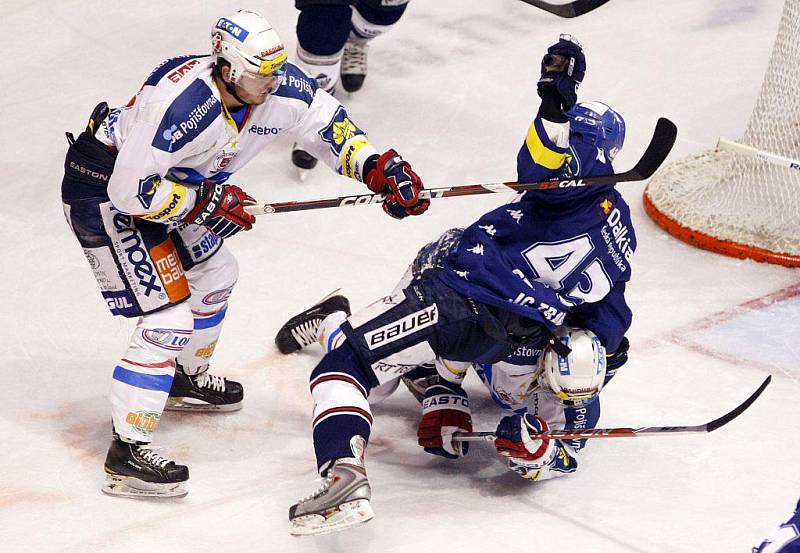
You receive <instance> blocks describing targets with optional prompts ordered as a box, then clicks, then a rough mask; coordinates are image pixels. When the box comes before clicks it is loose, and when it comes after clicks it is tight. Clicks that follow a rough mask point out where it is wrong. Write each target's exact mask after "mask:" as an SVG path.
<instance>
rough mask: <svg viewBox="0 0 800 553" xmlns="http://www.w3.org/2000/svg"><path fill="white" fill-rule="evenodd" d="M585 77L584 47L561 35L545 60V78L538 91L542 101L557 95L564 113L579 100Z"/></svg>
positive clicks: (543, 74)
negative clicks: (581, 85) (579, 89)
mask: <svg viewBox="0 0 800 553" xmlns="http://www.w3.org/2000/svg"><path fill="white" fill-rule="evenodd" d="M585 74H586V57H585V56H584V55H583V47H582V46H581V44H580V43H579V42H578V41H577V39H575V38H574V37H573V36H571V35H561V36H560V37H559V39H558V42H557V43H556V44H553V45H552V46H551V47H550V48H548V49H547V54H545V56H544V58H542V76H541V78H540V79H539V82H538V83H537V85H536V90H537V92H538V93H539V96H540V97H541V98H542V100H545V99H547V98H548V97H552V96H553V94H554V93H555V95H557V97H558V100H559V101H560V103H561V110H562V111H567V110H568V109H570V108H571V107H572V106H574V105H575V104H576V102H577V101H578V87H579V86H580V84H581V82H582V81H583V77H584V75H585Z"/></svg>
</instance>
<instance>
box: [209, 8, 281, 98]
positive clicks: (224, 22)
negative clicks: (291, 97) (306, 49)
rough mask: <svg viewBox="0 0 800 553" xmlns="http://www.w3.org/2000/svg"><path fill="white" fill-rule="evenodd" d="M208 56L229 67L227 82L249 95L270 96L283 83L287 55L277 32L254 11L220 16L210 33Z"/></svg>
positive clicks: (241, 11) (242, 11)
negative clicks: (209, 52)
mask: <svg viewBox="0 0 800 553" xmlns="http://www.w3.org/2000/svg"><path fill="white" fill-rule="evenodd" d="M211 48H212V53H213V54H214V55H216V56H217V58H218V59H219V58H222V59H224V60H225V61H227V62H228V64H230V71H231V72H230V80H231V82H232V83H233V84H235V85H238V86H240V87H242V88H243V89H244V90H246V91H247V92H249V93H251V94H271V93H273V92H275V91H276V90H277V89H278V87H279V86H280V85H281V83H282V82H283V79H284V76H285V74H286V60H287V59H288V58H289V55H288V54H287V53H286V48H285V47H284V46H283V43H282V42H281V39H280V37H279V36H278V33H277V32H275V29H273V28H272V25H270V24H269V22H268V21H267V20H266V19H264V17H263V16H262V15H261V14H259V13H256V12H253V11H248V10H239V11H238V12H236V13H235V14H233V15H230V16H227V17H221V18H219V20H218V21H217V23H216V24H215V25H214V29H213V30H212V32H211Z"/></svg>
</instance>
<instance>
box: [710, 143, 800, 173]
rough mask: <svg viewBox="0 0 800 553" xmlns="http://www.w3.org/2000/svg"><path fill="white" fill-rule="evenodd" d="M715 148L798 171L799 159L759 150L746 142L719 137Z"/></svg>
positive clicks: (799, 169)
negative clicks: (741, 142)
mask: <svg viewBox="0 0 800 553" xmlns="http://www.w3.org/2000/svg"><path fill="white" fill-rule="evenodd" d="M717 149H718V150H723V151H726V152H733V153H736V154H739V155H743V156H747V157H752V158H756V159H760V160H761V161H766V162H767V163H772V164H774V165H780V166H781V167H787V168H789V169H794V170H795V171H800V161H799V160H796V159H791V158H788V157H783V156H779V155H777V154H772V153H769V152H765V151H764V150H759V149H758V148H753V147H752V146H747V145H746V144H740V143H738V142H734V141H732V140H728V139H727V138H720V139H719V142H717Z"/></svg>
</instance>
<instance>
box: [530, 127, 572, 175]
mask: <svg viewBox="0 0 800 553" xmlns="http://www.w3.org/2000/svg"><path fill="white" fill-rule="evenodd" d="M548 142H549V140H548ZM525 145H526V146H528V152H529V153H530V154H531V159H533V162H534V163H535V164H537V165H541V166H542V167H546V168H547V169H553V170H555V169H560V168H561V167H562V166H563V165H564V163H565V162H566V161H567V153H566V152H558V151H556V150H552V149H550V148H548V147H547V146H546V145H545V143H544V142H542V139H541V137H540V135H539V129H537V128H536V121H534V122H533V123H531V127H530V128H529V129H528V135H527V136H526V137H525Z"/></svg>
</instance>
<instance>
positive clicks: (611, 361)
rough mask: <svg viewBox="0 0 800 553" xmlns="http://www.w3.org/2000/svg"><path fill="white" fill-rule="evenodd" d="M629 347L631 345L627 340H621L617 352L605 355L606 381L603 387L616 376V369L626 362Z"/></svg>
mask: <svg viewBox="0 0 800 553" xmlns="http://www.w3.org/2000/svg"><path fill="white" fill-rule="evenodd" d="M630 347H631V345H630V343H629V342H628V339H627V338H623V339H622V341H621V342H620V343H619V347H618V348H617V351H615V352H614V353H609V354H608V355H606V379H605V381H604V382H603V387H605V385H606V384H608V383H609V381H610V380H611V379H612V378H614V375H615V374H617V369H619V368H620V367H621V366H622V365H624V364H625V363H627V362H628V349H630Z"/></svg>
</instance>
